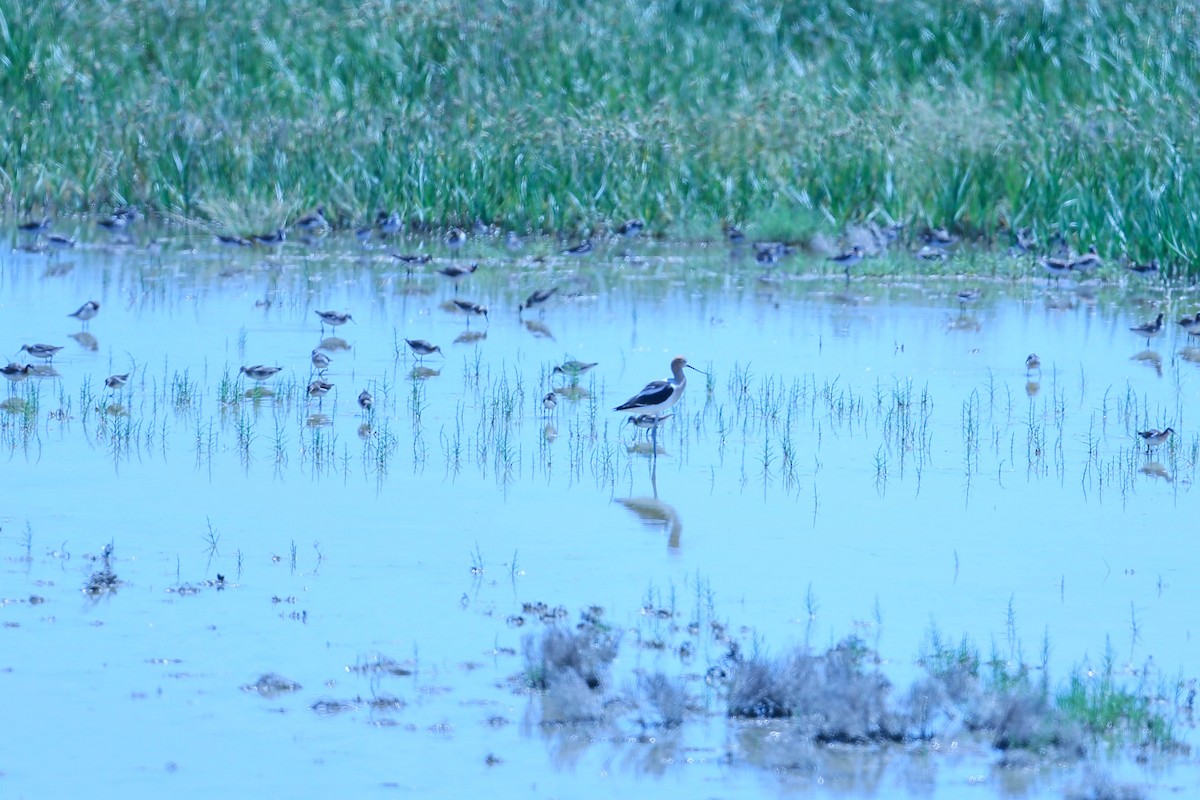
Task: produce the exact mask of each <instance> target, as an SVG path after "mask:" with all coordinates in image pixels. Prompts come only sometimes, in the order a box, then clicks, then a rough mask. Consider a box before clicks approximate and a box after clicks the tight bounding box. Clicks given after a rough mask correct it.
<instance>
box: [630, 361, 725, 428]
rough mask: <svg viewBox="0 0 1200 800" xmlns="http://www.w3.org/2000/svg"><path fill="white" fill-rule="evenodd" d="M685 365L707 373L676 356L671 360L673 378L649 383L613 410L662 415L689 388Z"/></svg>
mask: <svg viewBox="0 0 1200 800" xmlns="http://www.w3.org/2000/svg"><path fill="white" fill-rule="evenodd" d="M684 367H687V368H688V369H690V370H694V371H696V372H699V373H700V374H701V375H704V374H706V373H704V372H703V371H702V370H698V369H696V368H695V367H693V366H691V365H690V364H688V363H687V359H686V358H684V357H683V356H676V357H675V358H674V359H672V361H671V378H670V379H669V380H665V381H651V382H650V383H647V384H646V387H645V388H644V389H642V390H641V391H640V392H638V393H637V394H635V395H634V396H633V397H631V398H629V399H628V400H626V401H625V402H624V403H622V404H621V405H619V406H617V407H616V408H614V409H613V411H632V412H633V413H635V414H643V415H645V414H654V415H661V414H662V413H663V412H664V411H666V410H667V409H668V408H670V407H671V406H673V405H675V404H676V403H677V402H679V398H680V397H682V396H683V390H684V389H686V388H687V376H686V375H684V374H683V368H684Z"/></svg>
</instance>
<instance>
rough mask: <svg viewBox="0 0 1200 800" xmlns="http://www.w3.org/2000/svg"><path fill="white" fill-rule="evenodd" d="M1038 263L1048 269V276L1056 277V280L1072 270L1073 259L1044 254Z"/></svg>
mask: <svg viewBox="0 0 1200 800" xmlns="http://www.w3.org/2000/svg"><path fill="white" fill-rule="evenodd" d="M1038 264H1040V265H1041V267H1042V269H1044V270H1046V274H1047V275H1048V276H1050V277H1051V278H1054V280H1056V281H1057V280H1058V279H1059V278H1061V277H1062V276H1063V275H1066V274H1067V273H1068V272H1070V271H1071V259H1069V258H1053V257H1051V256H1042V257H1041V258H1039V259H1038Z"/></svg>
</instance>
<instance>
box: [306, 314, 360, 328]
mask: <svg viewBox="0 0 1200 800" xmlns="http://www.w3.org/2000/svg"><path fill="white" fill-rule="evenodd" d="M313 313H314V314H316V315H317V316H318V317H320V318H321V329H322V330H324V329H325V326H326V325H330V326H332V327H334V328H336V327H337V326H338V325H345V324H346V323H347V322H350V321H351V317H350V315H349V314H340V313H338V312H337V311H314V312H313Z"/></svg>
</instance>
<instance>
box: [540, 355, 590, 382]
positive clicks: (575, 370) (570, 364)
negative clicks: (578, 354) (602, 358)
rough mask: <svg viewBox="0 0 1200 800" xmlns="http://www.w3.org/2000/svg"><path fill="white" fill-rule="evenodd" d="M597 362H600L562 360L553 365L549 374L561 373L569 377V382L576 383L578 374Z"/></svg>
mask: <svg viewBox="0 0 1200 800" xmlns="http://www.w3.org/2000/svg"><path fill="white" fill-rule="evenodd" d="M599 363H600V362H599V361H593V362H592V363H590V364H588V363H585V362H583V361H574V360H572V361H564V362H563V363H562V364H560V365H559V366H557V367H555V368H554V369H553V370H552V371H551V372H550V375H551V376H554V375H562V376H563V377H564V378H570V379H571V383H577V382H578V381H579V376H580V375H582V374H583V373H585V372H587V371H588V370H589V369H591V368H592V367H594V366H596V365H597V364H599Z"/></svg>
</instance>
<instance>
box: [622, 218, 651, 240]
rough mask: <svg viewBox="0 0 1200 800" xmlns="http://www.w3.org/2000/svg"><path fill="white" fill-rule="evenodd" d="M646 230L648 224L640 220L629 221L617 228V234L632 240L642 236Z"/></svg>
mask: <svg viewBox="0 0 1200 800" xmlns="http://www.w3.org/2000/svg"><path fill="white" fill-rule="evenodd" d="M645 228H646V223H645V222H642V221H641V220H640V219H627V220H625V221H624V222H622V223H621V224H620V225H618V226H617V233H619V234H621V235H622V236H624V237H626V238H629V239H632V238H633V237H635V236H638V235H640V234H641V232H642V231H643V230H644V229H645Z"/></svg>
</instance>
